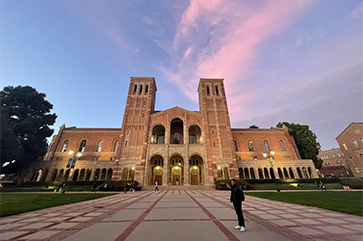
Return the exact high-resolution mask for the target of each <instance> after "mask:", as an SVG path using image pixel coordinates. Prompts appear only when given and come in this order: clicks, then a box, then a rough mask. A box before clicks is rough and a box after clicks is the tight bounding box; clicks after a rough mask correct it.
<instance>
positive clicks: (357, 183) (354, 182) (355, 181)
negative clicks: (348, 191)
mask: <svg viewBox="0 0 363 241" xmlns="http://www.w3.org/2000/svg"><path fill="white" fill-rule="evenodd" d="M340 180H341V182H342V184H343V185H344V186H349V187H350V188H353V189H363V179H362V178H358V177H341V178H340Z"/></svg>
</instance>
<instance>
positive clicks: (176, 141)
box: [173, 133, 180, 144]
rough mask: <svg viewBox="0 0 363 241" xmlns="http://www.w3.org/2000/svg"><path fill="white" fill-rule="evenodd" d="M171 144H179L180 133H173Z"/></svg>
mask: <svg viewBox="0 0 363 241" xmlns="http://www.w3.org/2000/svg"><path fill="white" fill-rule="evenodd" d="M173 144H180V134H179V133H175V134H174V138H173Z"/></svg>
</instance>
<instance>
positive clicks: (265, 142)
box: [263, 140, 270, 152]
mask: <svg viewBox="0 0 363 241" xmlns="http://www.w3.org/2000/svg"><path fill="white" fill-rule="evenodd" d="M263 145H264V146H265V151H266V152H270V145H269V144H268V142H267V141H266V140H264V141H263Z"/></svg>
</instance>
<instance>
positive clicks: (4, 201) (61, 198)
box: [0, 193, 114, 217]
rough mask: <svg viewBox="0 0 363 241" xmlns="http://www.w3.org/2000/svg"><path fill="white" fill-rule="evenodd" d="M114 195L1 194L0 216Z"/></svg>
mask: <svg viewBox="0 0 363 241" xmlns="http://www.w3.org/2000/svg"><path fill="white" fill-rule="evenodd" d="M110 195H114V194H112V193H72V194H71V193H65V194H59V193H50V194H35V193H34V194H33V193H31V194H29V193H22V194H10V193H9V194H0V217H5V216H9V215H15V214H19V213H25V212H30V211H34V210H39V209H43V208H50V207H54V206H60V205H65V204H70V203H76V202H81V201H86V200H91V199H96V198H101V197H106V196H110Z"/></svg>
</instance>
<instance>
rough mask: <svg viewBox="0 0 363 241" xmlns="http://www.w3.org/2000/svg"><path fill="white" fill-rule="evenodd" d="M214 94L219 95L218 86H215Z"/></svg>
mask: <svg viewBox="0 0 363 241" xmlns="http://www.w3.org/2000/svg"><path fill="white" fill-rule="evenodd" d="M216 95H219V91H218V86H216Z"/></svg>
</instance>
